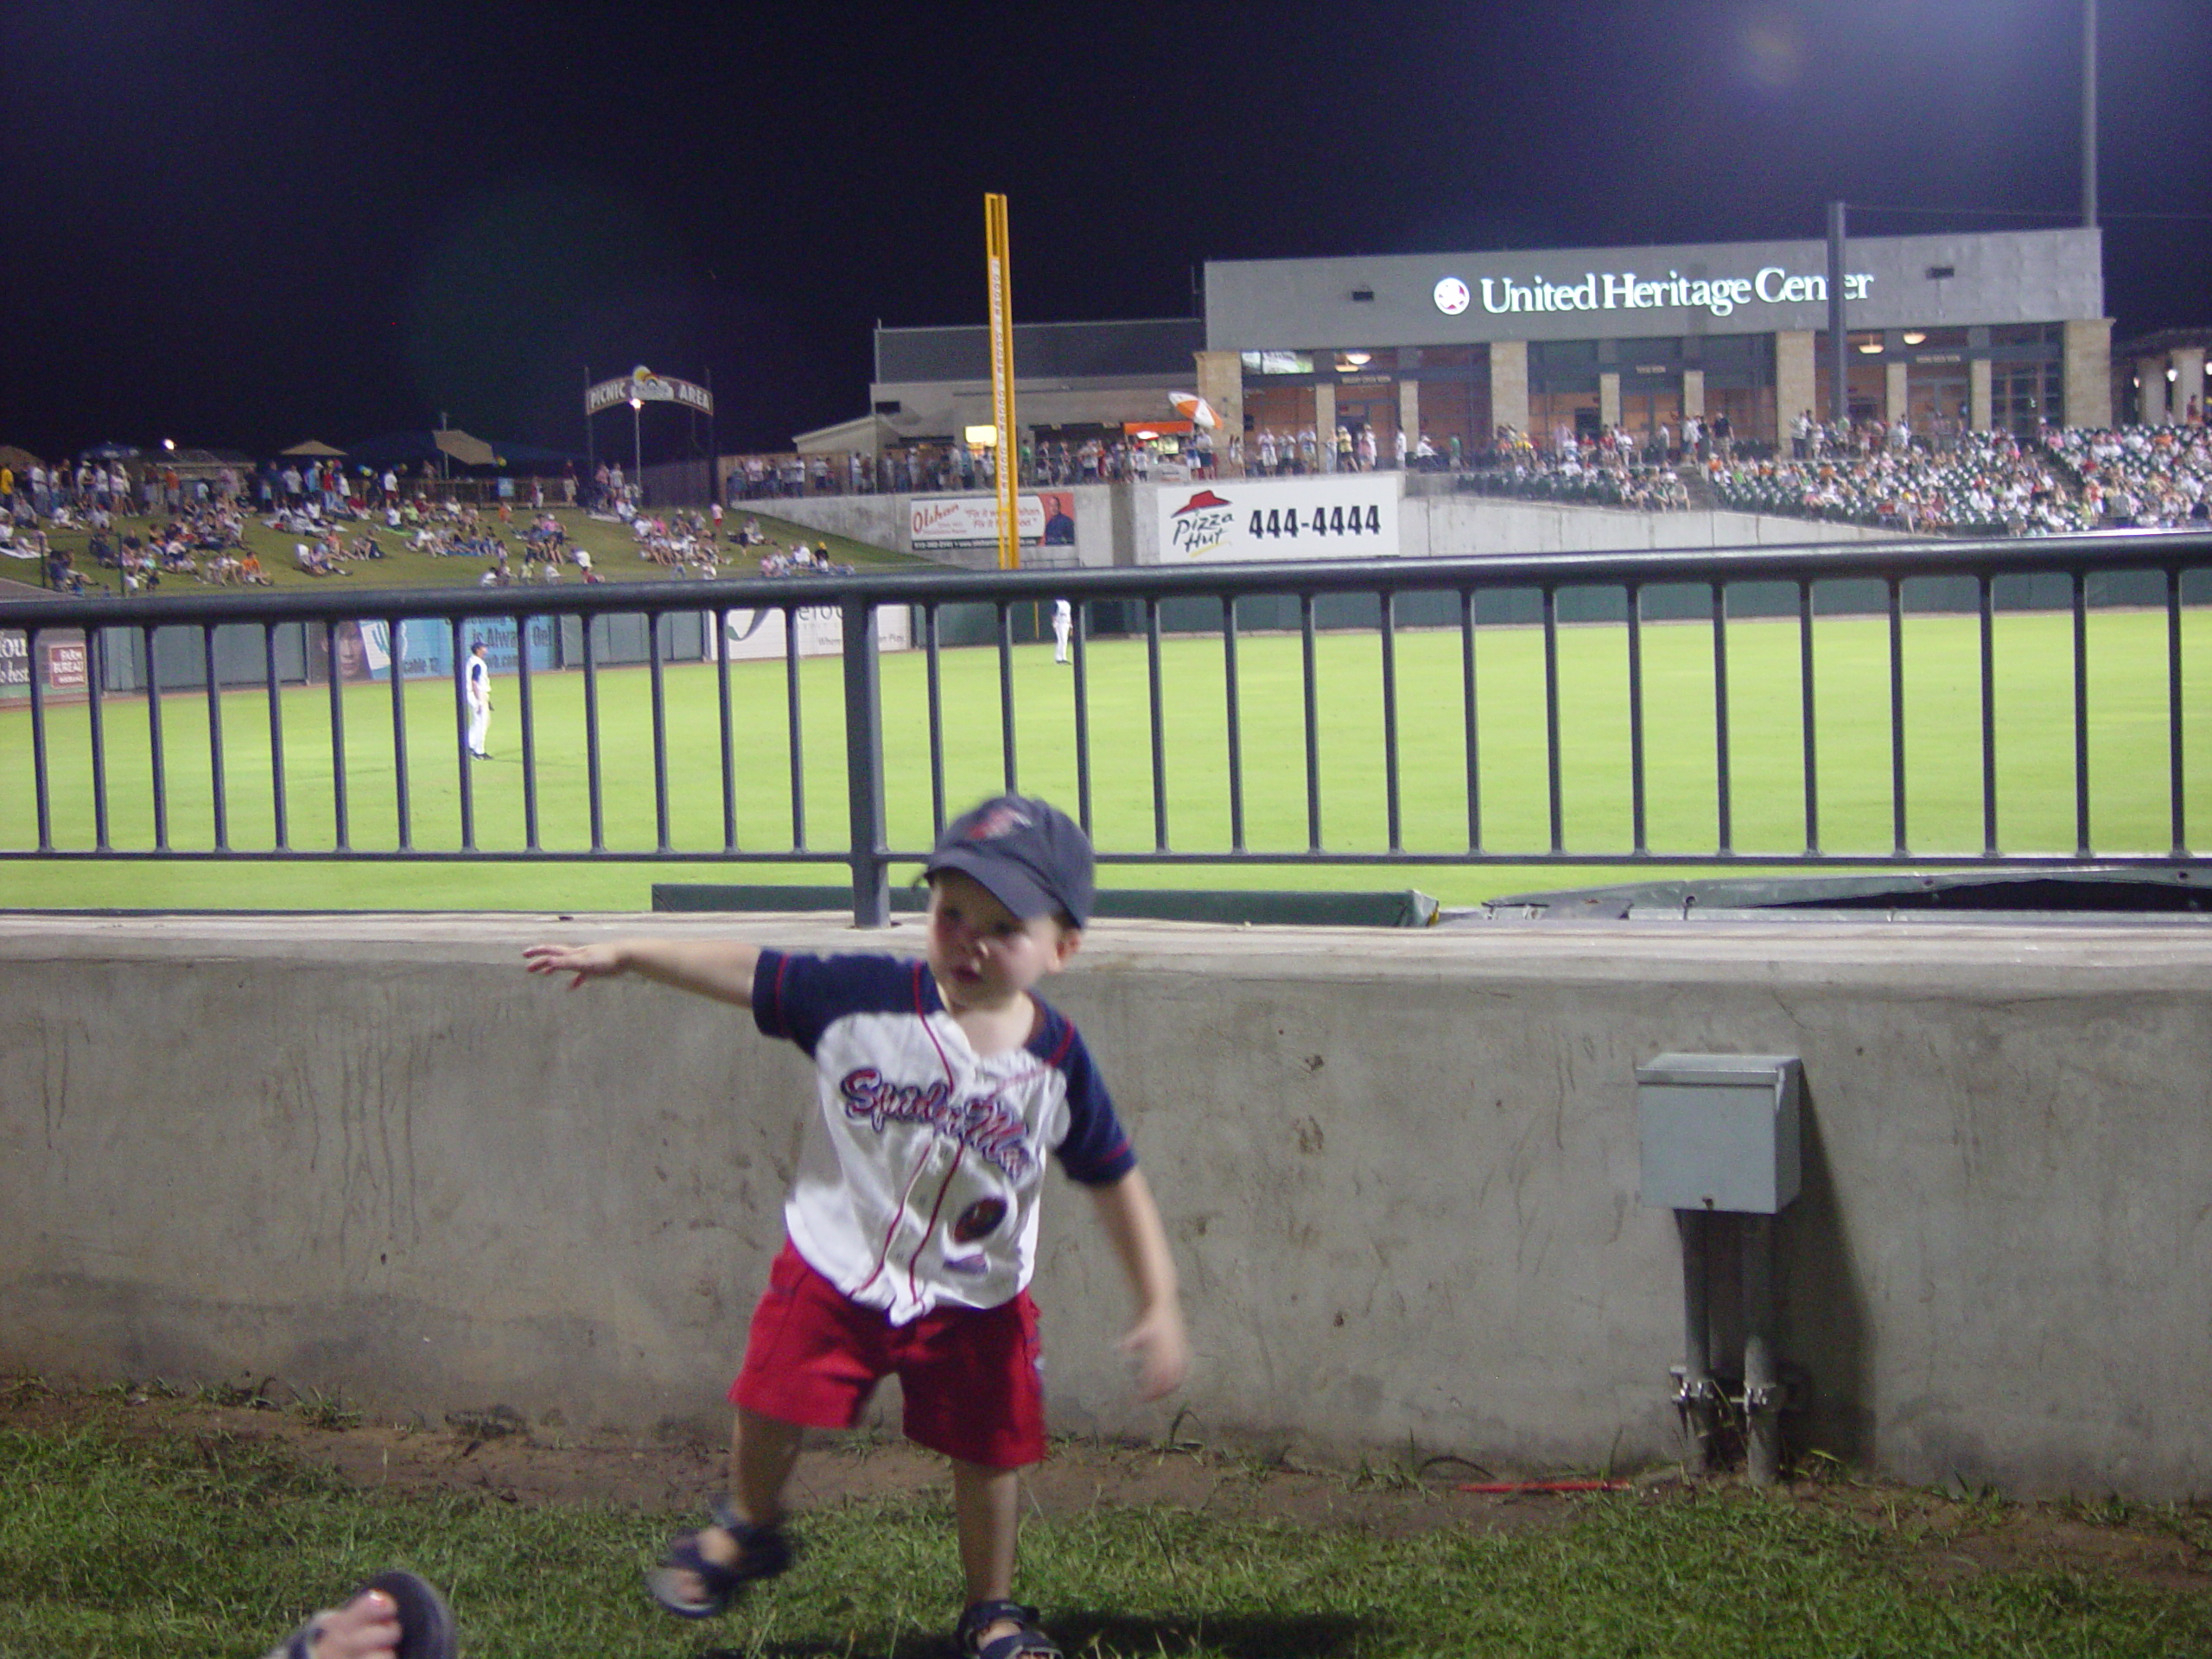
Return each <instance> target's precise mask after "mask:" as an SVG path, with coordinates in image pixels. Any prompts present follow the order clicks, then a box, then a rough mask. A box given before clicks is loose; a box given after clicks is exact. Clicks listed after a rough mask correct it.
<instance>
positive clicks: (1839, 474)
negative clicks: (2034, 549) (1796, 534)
mask: <svg viewBox="0 0 2212 1659" xmlns="http://www.w3.org/2000/svg"><path fill="white" fill-rule="evenodd" d="M1897 430H1898V429H1897V428H1891V429H1889V431H1888V432H1887V433H1883V434H1870V435H1862V437H1861V440H1860V441H1859V442H1853V443H1848V444H1838V445H1834V446H1830V445H1828V444H1826V443H1822V444H1820V445H1817V446H1815V447H1814V448H1813V452H1812V453H1810V454H1806V455H1804V456H1802V457H1799V456H1797V455H1795V454H1793V455H1791V456H1790V457H1789V458H1788V459H1786V460H1785V459H1783V458H1781V457H1779V456H1777V457H1776V458H1775V459H1772V460H1770V461H1754V462H1751V463H1747V464H1745V465H1740V466H1733V467H1716V468H1714V470H1713V475H1712V483H1713V494H1714V496H1715V498H1716V499H1718V500H1719V503H1720V505H1723V506H1726V507H1732V508H1735V509H1737V510H1738V511H1740V512H1771V513H1781V514H1784V515H1787V516H1790V517H1795V518H1821V519H1827V520H1831V521H1834V522H1837V523H1843V524H1866V525H1870V526H1873V527H1877V528H1880V529H1884V530H1898V531H1905V532H1907V533H1908V534H1911V533H1918V532H1923V531H1937V532H1946V531H1948V532H1951V533H1955V534H1962V535H1973V536H2030V535H2053V534H2057V533H2061V532H2063V531H2078V530H2093V529H2094V528H2096V527H2097V524H2098V522H2099V519H2098V515H2097V514H2096V512H2094V509H2092V508H2091V507H2090V506H2089V505H2088V503H2087V502H2085V501H2084V500H2083V499H2082V495H2081V493H2080V492H2079V491H2078V490H2077V489H2075V488H2073V487H2071V485H2070V481H2069V480H2068V479H2067V478H2066V477H2065V476H2064V474H2063V469H2062V468H2061V467H2059V466H2058V465H2057V463H2056V460H2055V459H2054V457H2053V456H2052V455H2051V454H2050V452H2049V451H2048V450H2046V449H2044V448H2043V447H2042V446H2040V445H2038V444H2037V443H2035V442H2033V441H2032V440H2031V441H2030V442H2027V443H2025V444H2023V443H2022V442H2020V440H2019V439H2018V438H2017V437H2015V436H2014V435H2012V433H2010V432H1968V433H1965V434H1961V435H1959V436H1958V437H1957V438H1956V439H1955V440H1954V441H1952V442H1949V443H1947V444H1945V445H1944V446H1942V448H1933V449H1931V448H1926V447H1923V446H1922V445H1920V444H1917V443H1916V442H1913V441H1912V440H1911V439H1910V435H1907V436H1906V437H1904V439H1902V440H1900V439H1898V438H1897V437H1896V436H1895V434H1896V432H1897Z"/></svg>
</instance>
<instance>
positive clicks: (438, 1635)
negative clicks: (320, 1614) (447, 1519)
mask: <svg viewBox="0 0 2212 1659" xmlns="http://www.w3.org/2000/svg"><path fill="white" fill-rule="evenodd" d="M372 1590H381V1591H383V1592H384V1593H385V1594H386V1595H387V1596H390V1597H391V1603H392V1606H393V1607H394V1608H395V1609H396V1610H397V1616H398V1618H399V1645H398V1646H397V1648H395V1649H392V1652H393V1655H394V1659H454V1624H453V1610H452V1609H451V1608H449V1607H448V1606H447V1605H446V1600H445V1598H444V1597H443V1596H442V1595H440V1594H439V1593H438V1592H437V1589H436V1587H435V1586H433V1585H431V1584H430V1583H429V1581H428V1580H423V1579H418V1578H416V1576H415V1574H413V1573H378V1575H377V1576H376V1577H375V1578H373V1579H371V1580H369V1581H368V1582H367V1583H366V1584H365V1585H363V1586H361V1587H360V1588H359V1590H357V1591H355V1592H353V1594H354V1597H355V1598H356V1599H358V1598H359V1597H361V1596H363V1595H365V1594H367V1593H368V1592H370V1591H372ZM321 1637H322V1621H321V1619H320V1618H318V1619H315V1620H314V1621H312V1622H310V1623H308V1624H304V1625H302V1626H301V1627H300V1629H299V1630H297V1631H296V1633H295V1634H294V1635H293V1637H292V1639H291V1640H290V1641H289V1642H288V1643H285V1644H284V1646H283V1647H282V1648H280V1649H278V1650H277V1653H275V1654H271V1655H270V1659H279V1656H280V1655H281V1656H282V1659H315V1643H317V1642H318V1641H320V1640H321Z"/></svg>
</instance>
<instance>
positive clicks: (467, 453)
mask: <svg viewBox="0 0 2212 1659" xmlns="http://www.w3.org/2000/svg"><path fill="white" fill-rule="evenodd" d="M430 436H431V438H432V439H433V440H434V441H435V442H436V444H437V446H438V448H441V449H442V450H444V451H445V452H446V454H449V455H451V456H452V457H453V458H454V460H455V461H459V462H460V463H461V465H462V466H464V467H497V466H498V465H499V456H498V455H497V454H493V450H492V446H491V445H490V444H488V443H486V442H484V440H483V439H481V438H473V437H471V436H469V435H468V434H467V433H466V432H464V431H462V430H461V429H460V428H459V427H454V426H448V427H441V428H440V429H438V430H436V431H435V432H433V433H431V434H430Z"/></svg>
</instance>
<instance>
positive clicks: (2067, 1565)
mask: <svg viewBox="0 0 2212 1659" xmlns="http://www.w3.org/2000/svg"><path fill="white" fill-rule="evenodd" d="M277 1392H281V1391H278V1390H271V1391H270V1395H271V1396H272V1397H257V1395H256V1391H254V1390H251V1389H231V1390H228V1391H225V1390H202V1391H200V1393H199V1394H198V1395H183V1396H180V1395H175V1394H173V1393H171V1392H170V1391H168V1390H166V1389H160V1388H158V1387H156V1388H151V1389H148V1388H137V1389H134V1388H128V1387H119V1388H114V1389H96V1390H90V1391H86V1390H76V1389H53V1388H50V1387H48V1385H47V1384H45V1383H42V1382H41V1381H39V1380H38V1379H36V1378H32V1377H15V1378H11V1379H0V1427H11V1428H20V1429H26V1430H33V1431H42V1432H48V1433H61V1432H67V1431H71V1430H75V1429H81V1428H85V1427H100V1428H102V1429H104V1430H105V1431H107V1432H110V1433H121V1434H130V1435H146V1436H155V1435H163V1434H182V1435H187V1436H201V1437H204V1436H213V1435H223V1436H226V1437H229V1438H231V1439H232V1440H237V1441H243V1442H248V1443H259V1444H264V1445H269V1446H277V1447H282V1448H283V1449H284V1450H286V1451H287V1452H289V1453H291V1454H292V1455H293V1456H295V1457H296V1458H298V1459H301V1460H302V1461H303V1462H306V1463H308V1464H310V1465H319V1466H321V1467H325V1468H328V1469H332V1470H334V1471H337V1472H339V1473H340V1474H341V1475H343V1476H344V1477H345V1478H346V1479H348V1480H350V1481H353V1482H354V1483H356V1484H359V1485H363V1486H372V1487H374V1486H384V1487H389V1488H391V1489H392V1490H394V1491H401V1492H406V1493H434V1492H441V1491H478V1492H483V1493H486V1494H488V1495H490V1496H493V1497H497V1498H499V1499H501V1500H502V1501H505V1502H508V1503H521V1504H541V1503H556V1504H557V1503H593V1504H615V1505H620V1506H623V1507H628V1508H635V1509H639V1510H679V1511H681V1510H696V1509H697V1508H698V1507H699V1506H700V1505H701V1503H702V1502H703V1500H704V1499H705V1497H707V1496H708V1495H709V1494H710V1493H712V1492H714V1491H717V1490H719V1489H720V1488H721V1485H722V1484H723V1471H722V1454H721V1449H720V1448H718V1447H708V1446H696V1445H690V1444H684V1443H680V1442H664V1441H618V1440H601V1439H595V1438H591V1437H587V1436H582V1435H572V1434H571V1433H569V1431H567V1430H566V1429H565V1428H564V1427H563V1426H561V1425H559V1424H556V1423H543V1422H540V1423H530V1422H526V1421H524V1420H523V1419H522V1418H520V1417H519V1416H518V1415H516V1414H512V1413H505V1412H496V1411H495V1412H492V1413H486V1414H478V1415H473V1416H463V1417H461V1418H457V1419H456V1420H454V1421H448V1422H446V1423H442V1424H435V1425H432V1424H428V1423H399V1424H394V1423H377V1422H368V1421H359V1420H357V1419H356V1418H355V1417H354V1415H353V1414H351V1413H349V1412H347V1411H346V1410H345V1409H343V1408H342V1407H340V1405H338V1404H337V1403H335V1402H327V1401H322V1400H318V1399H312V1398H311V1399H309V1400H307V1401H304V1402H301V1401H294V1400H289V1399H285V1400H282V1401H280V1400H278V1399H277V1398H275V1397H273V1395H275V1394H276V1393H277ZM1473 1472H1474V1471H1470V1470H1469V1469H1467V1468H1465V1467H1464V1466H1461V1465H1458V1464H1456V1463H1455V1462H1452V1461H1446V1462H1442V1463H1440V1464H1436V1465H1429V1466H1428V1467H1427V1468H1426V1469H1414V1468H1410V1467H1406V1468H1400V1467H1395V1466H1392V1467H1387V1468H1379V1469H1378V1468H1376V1467H1375V1466H1373V1465H1364V1466H1362V1467H1360V1468H1357V1469H1341V1468H1319V1467H1310V1468H1309V1467H1302V1466H1298V1465H1295V1464H1293V1463H1286V1462H1283V1461H1281V1460H1273V1461H1270V1460H1263V1459H1257V1458H1251V1457H1236V1456H1228V1455H1223V1454H1220V1453H1217V1452H1208V1451H1205V1450H1203V1449H1199V1448H1195V1447H1160V1446H1117V1445H1109V1444H1101V1443H1097V1442H1090V1441H1079V1440H1062V1441H1058V1442H1056V1443H1055V1445H1054V1446H1053V1451H1052V1457H1051V1459H1049V1460H1047V1461H1046V1463H1044V1464H1042V1465H1039V1466H1038V1467H1037V1468H1035V1469H1033V1470H1032V1471H1029V1473H1028V1474H1027V1477H1026V1478H1025V1496H1026V1499H1027V1504H1028V1506H1029V1508H1030V1510H1031V1511H1032V1513H1034V1514H1038V1515H1041V1516H1067V1515H1075V1514H1080V1513H1082V1512H1084V1511H1085V1510H1091V1509H1095V1508H1101V1507H1116V1506H1130V1505H1144V1504H1165V1505H1168V1506H1172V1507H1174V1508H1179V1509H1185V1510H1196V1511H1198V1512H1201V1513H1204V1514H1206V1515H1211V1516H1221V1517H1224V1518H1236V1519H1256V1520H1279V1521H1283V1522H1292V1523H1294V1524H1300V1525H1308V1526H1351V1527H1360V1528H1366V1529H1372V1530H1375V1531H1376V1532H1379V1533H1381V1534H1383V1535H1388V1536H1399V1535H1407V1534H1410V1533H1416V1532H1421V1531H1426V1530H1428V1529H1433V1528H1437V1527H1462V1528H1471V1529H1477V1530H1480V1531H1493V1532H1502V1531H1517V1530H1520V1529H1526V1528H1531V1527H1537V1528H1541V1527H1545V1526H1550V1525H1555V1524H1558V1523H1559V1522H1562V1521H1563V1520H1564V1519H1565V1518H1566V1517H1567V1515H1568V1514H1569V1513H1571V1510H1570V1507H1569V1506H1568V1505H1567V1504H1566V1503H1562V1502H1560V1500H1559V1499H1558V1498H1556V1497H1548V1496H1540V1495H1533V1494H1523V1495H1511V1496H1497V1495H1491V1494H1481V1493H1473V1492H1467V1491H1461V1490H1459V1484H1460V1483H1461V1482H1463V1481H1465V1480H1466V1479H1468V1478H1471V1476H1472V1474H1473ZM1723 1484H1727V1483H1726V1482H1725V1481H1724V1482H1723ZM1637 1485H1638V1486H1639V1487H1642V1488H1643V1489H1644V1490H1646V1491H1649V1492H1650V1493H1651V1494H1653V1495H1654V1496H1656V1497H1662V1498H1663V1497H1664V1496H1666V1495H1667V1494H1669V1493H1671V1492H1676V1491H1687V1490H1688V1486H1687V1485H1686V1484H1685V1483H1683V1482H1681V1480H1680V1479H1679V1478H1675V1477H1673V1476H1671V1475H1667V1474H1661V1475H1658V1476H1656V1477H1651V1476H1647V1477H1643V1478H1640V1479H1639V1480H1638V1482H1637ZM944 1487H945V1477H944V1462H943V1459H939V1458H938V1457H936V1456H934V1455H932V1454H931V1453H928V1452H919V1451H917V1450H916V1449H914V1448H913V1447H912V1446H907V1445H906V1444H905V1443H904V1442H902V1441H887V1440H873V1439H866V1438H861V1437H856V1436H840V1435H824V1436H823V1437H821V1439H820V1440H819V1441H818V1442H817V1444H816V1445H814V1446H810V1449H809V1452H808V1455H807V1456H806V1458H805V1459H804V1460H803V1461H802V1463H801V1465H800V1466H799V1473H798V1479H797V1482H796V1486H795V1491H794V1497H795V1500H796V1503H797V1504H798V1506H799V1507H801V1508H804V1509H823V1508H828V1507H830V1506H833V1505H835V1504H837V1503H842V1502H843V1501H846V1500H848V1499H868V1498H880V1497H906V1496H910V1495H912V1494H916V1493H922V1492H939V1491H944ZM1745 1497H1746V1500H1747V1501H1749V1499H1750V1493H1749V1491H1748V1489H1745ZM1770 1501H1774V1502H1779V1503H1793V1504H1803V1505H1809V1506H1816V1507H1819V1508H1821V1509H1825V1510H1828V1511H1829V1512H1831V1513H1834V1514H1837V1515H1840V1516H1853V1517H1855V1518H1857V1519H1859V1520H1861V1521H1865V1522H1869V1523H1871V1524H1872V1525H1874V1526H1876V1527H1878V1528H1879V1529H1883V1530H1885V1531H1887V1532H1889V1533H1891V1534H1892V1535H1894V1536H1895V1537H1896V1538H1897V1541H1898V1543H1899V1545H1900V1547H1901V1548H1902V1549H1903V1551H1904V1554H1905V1556H1906V1558H1907V1559H1908V1560H1910V1561H1911V1562H1912V1563H1913V1567H1912V1570H1914V1571H1915V1572H1916V1573H1918V1574H1919V1575H1920V1576H1921V1577H1922V1578H1923V1580H1924V1581H1925V1582H1928V1583H1930V1584H1959V1583H1965V1582H1969V1581H1971V1580H1973V1579H1974V1578H1976V1577H1979V1576H1980V1575H1982V1574H1984V1573H1991V1572H2017V1571H2023V1570H2044V1571H2056V1572H2067V1573H2084V1574H2088V1575H2091V1576H2094V1577H2098V1578H2106V1579H2110V1578H2120V1579H2123V1580H2128V1581H2131V1582H2135V1583H2139V1584H2143V1585H2145V1586H2152V1587H2156V1588H2159V1589H2165V1590H2182V1591H2192V1592H2206V1591H2212V1506H2207V1505H2202V1504H2198V1505H2165V1506H2143V1505H2128V1504H2122V1503H2117V1502H2113V1503H2096V1504H2082V1503H2005V1502H2003V1501H2001V1500H1999V1499H1997V1498H1996V1497H1993V1496H1991V1495H1988V1494H1979V1495H1976V1494H1960V1495H1947V1494H1945V1493H1942V1492H1932V1491H1923V1490H1920V1489H1917V1488H1912V1487H1906V1486H1901V1485H1897V1484H1889V1483H1881V1482H1872V1481H1865V1480H1859V1479H1847V1478H1819V1479H1807V1480H1800V1481H1796V1482H1794V1483H1790V1484H1787V1485H1785V1486H1783V1487H1782V1488H1779V1489H1777V1491H1776V1492H1774V1493H1773V1494H1771V1495H1770Z"/></svg>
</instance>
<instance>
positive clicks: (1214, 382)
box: [1193, 352, 1244, 478]
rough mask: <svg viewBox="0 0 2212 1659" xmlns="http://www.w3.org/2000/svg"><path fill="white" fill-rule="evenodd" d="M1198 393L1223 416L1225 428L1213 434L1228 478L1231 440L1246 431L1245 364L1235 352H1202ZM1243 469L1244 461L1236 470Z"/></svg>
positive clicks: (1198, 356) (1216, 454)
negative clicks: (1231, 437) (1232, 436)
mask: <svg viewBox="0 0 2212 1659" xmlns="http://www.w3.org/2000/svg"><path fill="white" fill-rule="evenodd" d="M1193 356H1194V357H1195V358H1196V359H1197V362H1198V396H1199V397H1203V398H1205V400H1206V402H1207V404H1210V405H1211V407H1212V409H1213V412H1214V413H1215V414H1217V415H1218V416H1221V430H1220V431H1218V432H1216V433H1215V434H1213V459H1214V465H1215V466H1217V467H1219V468H1220V469H1221V474H1222V476H1223V477H1224V478H1227V477H1229V476H1230V464H1229V440H1230V435H1232V434H1234V435H1242V434H1243V430H1244V363H1243V359H1242V358H1240V357H1239V356H1238V355H1237V354H1236V353H1235V352H1198V353H1193ZM1236 471H1237V472H1239V473H1241V472H1243V466H1242V465H1241V464H1240V465H1239V466H1238V467H1236Z"/></svg>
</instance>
